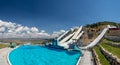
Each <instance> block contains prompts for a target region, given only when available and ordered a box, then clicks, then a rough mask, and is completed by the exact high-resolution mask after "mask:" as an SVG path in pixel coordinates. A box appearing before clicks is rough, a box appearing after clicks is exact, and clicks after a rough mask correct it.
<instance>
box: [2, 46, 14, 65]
mask: <svg viewBox="0 0 120 65" xmlns="http://www.w3.org/2000/svg"><path fill="white" fill-rule="evenodd" d="M11 50H12V49H11V48H8V47H7V48H2V49H0V65H9V64H8V61H7V55H8V53H9V52H10V51H11Z"/></svg>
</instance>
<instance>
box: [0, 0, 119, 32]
mask: <svg viewBox="0 0 120 65" xmlns="http://www.w3.org/2000/svg"><path fill="white" fill-rule="evenodd" d="M119 3H120V0H0V19H1V20H4V21H11V22H14V23H18V24H22V25H25V26H29V27H33V26H36V27H37V28H39V29H40V30H45V31H46V32H48V33H51V32H53V31H58V30H61V29H65V30H67V29H69V28H71V27H74V26H80V25H85V24H88V23H94V22H99V21H115V22H120V4H119Z"/></svg>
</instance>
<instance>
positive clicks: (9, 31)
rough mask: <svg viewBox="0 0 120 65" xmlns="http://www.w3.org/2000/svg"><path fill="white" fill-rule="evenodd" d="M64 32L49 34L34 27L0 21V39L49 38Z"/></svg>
mask: <svg viewBox="0 0 120 65" xmlns="http://www.w3.org/2000/svg"><path fill="white" fill-rule="evenodd" d="M64 32H65V31H64V30H60V31H54V32H53V33H52V34H49V33H46V32H45V30H39V29H38V28H36V27H28V26H23V25H21V24H16V23H12V22H7V21H2V20H0V38H2V37H3V38H49V37H56V36H58V35H59V34H62V33H64Z"/></svg>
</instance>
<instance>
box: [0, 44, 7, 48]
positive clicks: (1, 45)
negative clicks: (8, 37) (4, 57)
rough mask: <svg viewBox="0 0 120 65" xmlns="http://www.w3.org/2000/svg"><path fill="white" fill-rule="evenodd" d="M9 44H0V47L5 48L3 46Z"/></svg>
mask: <svg viewBox="0 0 120 65" xmlns="http://www.w3.org/2000/svg"><path fill="white" fill-rule="evenodd" d="M8 46H9V45H7V44H0V48H5V47H8Z"/></svg>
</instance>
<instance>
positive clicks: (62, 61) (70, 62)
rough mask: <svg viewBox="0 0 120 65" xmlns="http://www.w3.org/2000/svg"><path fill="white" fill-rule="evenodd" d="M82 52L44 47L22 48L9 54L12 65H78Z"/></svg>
mask: <svg viewBox="0 0 120 65" xmlns="http://www.w3.org/2000/svg"><path fill="white" fill-rule="evenodd" d="M80 56H81V52H78V51H67V50H63V49H55V48H50V47H44V46H31V45H26V46H20V47H19V48H17V49H15V50H13V51H12V52H11V53H10V54H9V60H10V62H11V64H12V65H76V63H77V61H78V59H79V57H80Z"/></svg>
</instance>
